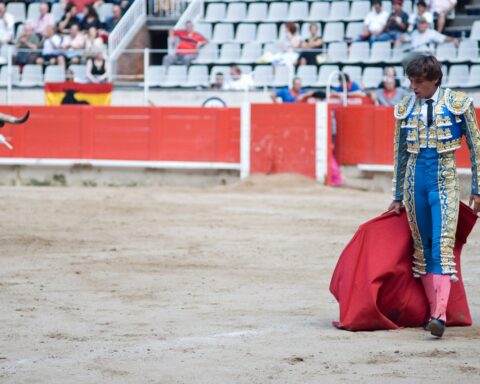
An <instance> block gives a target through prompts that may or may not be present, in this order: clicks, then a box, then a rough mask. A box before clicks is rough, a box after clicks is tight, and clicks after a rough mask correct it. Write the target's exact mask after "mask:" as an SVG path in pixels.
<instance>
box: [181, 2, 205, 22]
mask: <svg viewBox="0 0 480 384" xmlns="http://www.w3.org/2000/svg"><path fill="white" fill-rule="evenodd" d="M203 3H204V0H192V1H190V4H189V5H188V7H187V9H186V10H185V12H183V13H182V15H181V16H180V18H179V19H178V21H177V24H175V28H176V29H178V28H183V26H184V25H185V23H186V22H187V21H188V20H190V21H193V22H195V21H196V20H197V19H199V18H200V17H201V16H202V14H203Z"/></svg>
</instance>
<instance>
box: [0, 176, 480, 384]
mask: <svg viewBox="0 0 480 384" xmlns="http://www.w3.org/2000/svg"><path fill="white" fill-rule="evenodd" d="M0 201H1V212H0V218H1V221H0V241H1V242H0V274H1V275H0V276H1V278H0V305H1V312H0V382H1V383H15V384H17V383H28V384H32V383H62V384H64V383H75V384H81V383H115V384H116V383H140V384H141V383H195V384H197V383H208V384H210V383H222V384H223V383H249V384H251V383H342V382H344V383H350V382H355V383H357V382H361V383H385V382H389V383H436V384H439V383H456V384H458V383H476V382H479V381H478V380H479V377H480V359H479V356H480V226H479V225H477V227H476V228H475V229H474V232H473V234H472V235H471V237H470V239H469V243H468V244H467V246H466V248H465V250H464V257H463V260H464V264H463V271H464V278H465V285H466V288H467V292H468V296H469V301H470V306H471V311H472V315H473V317H474V321H475V325H474V326H473V327H470V328H449V329H447V333H446V336H445V338H444V339H441V340H433V339H431V338H430V337H429V336H427V334H426V333H425V332H424V331H422V330H420V329H403V330H398V331H389V332H363V333H349V332H346V331H339V330H337V329H335V328H333V327H332V326H331V321H332V320H335V319H336V318H337V314H338V307H337V304H336V302H335V301H334V299H333V297H332V296H331V295H330V293H329V291H328V285H329V282H330V277H331V274H332V271H333V268H334V266H335V263H336V260H337V257H338V255H339V254H340V252H341V250H342V249H343V247H344V246H345V244H346V243H347V241H348V240H349V239H350V238H351V236H352V235H353V233H354V231H355V230H356V228H357V227H358V225H359V224H361V223H362V222H364V221H366V220H367V219H370V218H372V217H374V216H376V215H378V214H380V213H381V212H382V211H383V210H384V208H385V207H386V206H387V205H388V204H389V197H388V196H387V195H383V194H375V193H365V192H359V191H353V190H345V189H330V188H323V187H320V186H318V185H316V184H314V183H312V182H310V181H306V180H305V179H302V178H299V177H292V176H283V177H275V178H272V177H270V178H254V179H252V180H249V181H247V182H245V183H242V184H239V185H235V186H226V187H215V188H209V189H173V188H140V187H138V188H73V187H72V188H53V187H46V188H36V187H27V188H20V187H19V188H8V187H2V188H0Z"/></svg>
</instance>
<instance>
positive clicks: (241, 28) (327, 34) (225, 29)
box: [195, 22, 363, 43]
mask: <svg viewBox="0 0 480 384" xmlns="http://www.w3.org/2000/svg"><path fill="white" fill-rule="evenodd" d="M318 26H319V36H321V37H322V39H323V40H324V41H326V42H332V41H344V40H345V39H350V40H355V39H356V38H358V36H359V35H360V33H361V32H362V26H363V23H362V22H350V23H348V24H347V25H346V26H345V24H344V23H343V22H329V23H326V24H325V26H324V28H323V31H322V28H321V25H320V24H318ZM308 28H309V23H303V24H302V25H301V27H300V29H299V33H300V36H301V38H303V39H306V38H308V37H310V33H309V30H308ZM195 30H196V32H198V33H200V34H201V35H202V36H204V37H205V38H206V39H207V40H209V41H212V42H214V43H225V42H231V41H236V42H240V43H243V42H248V41H257V42H260V43H264V42H269V41H277V40H279V39H281V38H282V37H283V36H284V34H285V27H284V25H283V24H282V25H281V26H280V28H279V27H278V26H277V24H275V23H259V24H258V25H257V24H252V23H240V24H238V25H237V26H236V28H235V25H234V24H233V23H216V24H211V23H198V24H197V25H196V26H195ZM322 32H323V33H322Z"/></svg>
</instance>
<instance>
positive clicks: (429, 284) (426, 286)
mask: <svg viewBox="0 0 480 384" xmlns="http://www.w3.org/2000/svg"><path fill="white" fill-rule="evenodd" d="M433 276H434V275H432V274H431V273H429V274H427V275H422V276H421V277H420V280H422V284H423V290H424V291H425V295H427V299H428V304H429V306H430V317H433V314H434V312H435V307H436V297H435V288H434V285H433Z"/></svg>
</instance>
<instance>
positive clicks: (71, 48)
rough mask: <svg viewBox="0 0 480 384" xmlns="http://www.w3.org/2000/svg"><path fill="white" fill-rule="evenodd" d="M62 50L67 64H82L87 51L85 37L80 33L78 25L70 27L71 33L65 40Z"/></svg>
mask: <svg viewBox="0 0 480 384" xmlns="http://www.w3.org/2000/svg"><path fill="white" fill-rule="evenodd" d="M62 49H63V54H62V55H63V56H64V57H65V58H66V61H67V64H80V60H81V58H82V54H83V50H84V49H85V35H84V34H83V33H81V32H80V27H79V25H78V24H72V26H71V27H70V33H69V34H68V35H67V36H65V37H64V38H63V41H62Z"/></svg>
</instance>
